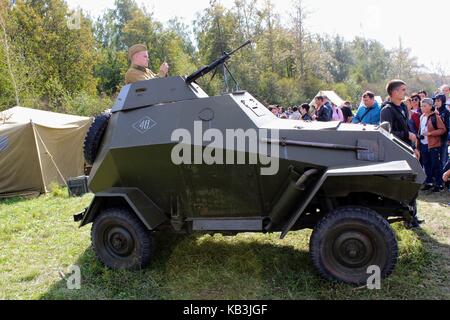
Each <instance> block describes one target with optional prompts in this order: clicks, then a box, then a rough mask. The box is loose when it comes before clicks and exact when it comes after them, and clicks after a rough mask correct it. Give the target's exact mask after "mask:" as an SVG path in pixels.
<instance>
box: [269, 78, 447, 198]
mask: <svg viewBox="0 0 450 320" xmlns="http://www.w3.org/2000/svg"><path fill="white" fill-rule="evenodd" d="M386 91H387V94H388V96H387V97H386V99H385V102H383V103H381V104H380V103H378V102H377V101H376V96H375V94H374V93H373V92H370V91H366V92H364V93H363V94H362V97H361V103H360V104H359V107H358V108H357V109H355V110H353V107H352V104H351V103H350V102H349V101H345V102H344V103H342V105H340V106H337V105H336V104H334V103H333V102H332V101H330V99H329V98H328V97H327V96H317V97H315V99H314V106H311V105H309V104H308V103H304V104H302V105H300V106H294V107H289V108H284V107H281V106H270V107H269V110H270V111H271V112H272V113H273V114H274V115H275V116H277V117H279V118H281V119H292V120H303V121H321V122H328V121H340V122H343V123H352V124H363V125H379V124H381V123H383V122H389V124H390V126H391V133H392V134H393V135H394V136H396V137H397V138H398V139H400V140H402V141H403V142H405V143H407V144H408V145H410V146H411V147H412V148H413V149H414V152H415V155H416V157H417V158H418V159H419V160H420V163H421V164H422V166H423V168H424V170H425V173H426V176H427V179H426V181H425V184H424V186H423V190H425V191H427V190H431V191H432V192H442V191H444V190H445V189H446V187H447V189H448V183H449V180H450V161H449V149H450V148H449V146H450V130H449V129H450V86H449V85H443V86H442V87H440V88H439V90H438V91H436V92H435V93H434V94H432V95H431V97H430V96H429V94H428V93H427V92H426V91H420V92H417V93H413V94H411V95H410V96H407V85H406V83H405V82H403V81H402V80H392V81H389V83H388V84H387V87H386ZM446 184H447V185H446Z"/></svg>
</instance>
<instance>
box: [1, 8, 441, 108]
mask: <svg viewBox="0 0 450 320" xmlns="http://www.w3.org/2000/svg"><path fill="white" fill-rule="evenodd" d="M11 3H12V2H11V1H8V0H0V27H1V28H0V110H2V109H5V108H8V107H11V106H13V105H15V104H17V103H20V104H21V105H23V106H28V107H34V108H41V109H48V110H52V111H59V112H72V113H80V114H83V115H92V114H95V113H96V112H98V111H99V110H100V109H101V108H104V107H105V105H106V104H107V103H111V101H112V100H114V99H115V97H116V96H117V94H118V92H119V91H120V89H121V87H122V86H123V85H124V81H123V79H124V74H125V72H126V71H127V69H128V67H129V63H130V62H129V60H128V57H127V49H128V47H129V46H131V45H133V44H135V43H144V44H146V45H147V47H148V49H149V55H150V68H151V69H152V70H153V71H156V72H157V71H158V70H159V66H160V64H161V63H162V62H164V61H167V62H168V63H169V65H170V75H186V74H189V73H191V72H193V71H195V70H196V69H197V68H199V67H200V66H201V65H205V64H208V63H209V62H211V61H213V60H215V59H217V58H218V57H220V56H221V55H222V54H223V52H224V51H227V52H229V51H230V50H231V49H233V48H236V47H238V46H239V45H240V44H242V43H243V42H245V41H246V40H247V39H252V40H253V45H252V46H249V47H246V48H245V49H244V50H241V51H240V52H238V53H236V55H234V56H233V58H232V60H231V61H230V62H229V64H228V67H229V69H230V71H231V72H232V74H233V76H234V78H235V79H236V81H237V83H238V84H239V86H238V85H236V84H235V82H234V81H233V79H232V78H231V77H230V76H227V77H226V78H225V77H224V70H223V68H220V69H219V70H218V72H217V74H216V76H215V77H214V79H212V80H211V75H210V76H208V77H204V79H200V80H199V83H200V84H201V85H202V86H203V88H204V89H205V90H206V91H207V93H208V94H210V95H216V94H221V93H223V92H229V91H232V90H235V89H238V88H239V89H246V90H248V91H250V92H251V93H252V94H254V95H255V96H257V97H258V99H259V100H261V101H262V102H264V103H266V104H283V105H293V104H300V103H302V102H305V101H306V102H307V101H310V100H311V98H312V97H313V96H314V95H315V94H316V93H317V92H318V91H319V90H330V89H331V90H335V91H337V92H338V93H339V94H340V95H341V96H342V97H343V98H344V99H347V100H352V101H359V99H360V95H361V93H362V92H363V91H365V90H372V91H375V92H376V93H377V94H378V95H382V96H384V95H385V93H384V91H385V89H384V87H385V84H386V82H387V80H389V79H391V78H402V79H404V80H405V81H407V82H408V84H409V87H410V91H411V92H412V91H417V90H419V89H426V90H427V91H430V92H431V91H434V89H435V88H436V87H437V86H439V85H441V84H443V83H444V82H446V81H448V80H449V78H448V77H446V76H445V74H444V73H443V72H442V70H441V69H442V68H440V69H439V68H438V69H439V70H438V71H436V73H431V74H430V73H426V72H425V71H426V70H425V69H424V67H423V66H420V65H418V63H417V59H416V58H415V57H414V56H413V55H412V53H411V50H410V49H408V48H405V47H404V46H403V44H402V42H401V39H400V41H399V45H398V47H397V48H394V49H392V50H388V49H386V48H385V47H384V46H383V44H381V43H380V42H378V41H376V40H372V39H365V38H361V37H356V38H355V39H353V40H351V41H348V40H346V39H345V38H343V37H342V36H341V35H317V34H313V33H311V32H310V31H309V30H308V29H307V27H306V25H307V24H306V23H305V22H307V20H308V11H307V10H306V9H305V5H304V0H293V1H292V10H291V12H290V14H289V15H288V17H287V18H288V19H285V18H286V17H281V16H280V15H279V13H278V12H277V11H276V8H275V5H274V3H273V2H272V1H271V0H235V1H234V3H233V5H232V6H231V7H229V8H227V7H225V6H223V5H222V3H221V1H220V0H212V1H210V5H209V6H208V7H207V8H206V9H205V10H203V11H201V12H199V13H198V14H197V17H196V19H195V21H192V22H191V21H190V22H188V23H186V22H185V21H183V20H182V19H180V18H177V17H174V18H173V19H171V20H170V21H168V22H167V23H165V24H163V23H161V22H160V21H158V20H157V18H156V15H155V14H154V13H153V12H151V11H149V10H148V9H146V8H145V7H140V6H139V5H138V4H137V2H136V1H135V0H116V1H115V6H114V7H113V8H111V9H107V10H105V11H104V13H103V15H101V16H100V17H98V18H96V19H95V20H93V19H92V18H90V17H88V16H86V14H84V13H83V12H81V17H80V22H81V23H80V28H79V29H70V28H68V25H67V20H68V18H69V17H70V11H69V10H68V7H67V5H66V3H65V2H64V1H63V0H18V1H16V3H15V4H14V5H12V4H11ZM225 79H226V80H227V81H226V82H225V81H224V80H225ZM106 97H108V98H106Z"/></svg>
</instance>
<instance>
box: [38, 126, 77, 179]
mask: <svg viewBox="0 0 450 320" xmlns="http://www.w3.org/2000/svg"><path fill="white" fill-rule="evenodd" d="M33 127H34V128H35V130H34V131H35V132H36V134H37V136H38V137H39V140H40V141H41V143H42V145H43V146H44V149H45V152H46V153H47V154H48V155H49V157H50V160H51V161H52V163H53V165H54V166H55V168H56V171H57V172H58V174H59V176H60V178H61V179H62V181H64V184H65V185H66V187H68V185H67V182H66V179H65V178H64V176H63V174H62V173H61V171H60V170H59V168H58V165H57V164H56V162H55V160H54V158H53V155H52V154H51V153H50V151H49V150H48V149H47V146H46V145H45V143H44V140H43V139H42V137H41V135H40V134H39V131H38V130H37V129H36V127H35V126H34V124H33Z"/></svg>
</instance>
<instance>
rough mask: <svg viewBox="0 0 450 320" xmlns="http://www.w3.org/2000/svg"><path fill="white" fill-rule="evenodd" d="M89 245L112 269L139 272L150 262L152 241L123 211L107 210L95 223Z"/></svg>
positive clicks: (134, 220) (131, 215)
mask: <svg viewBox="0 0 450 320" xmlns="http://www.w3.org/2000/svg"><path fill="white" fill-rule="evenodd" d="M91 238H92V245H93V248H94V251H95V254H96V255H97V257H98V259H99V260H100V261H101V262H102V263H103V264H105V265H106V266H107V267H109V268H111V269H127V270H138V269H142V268H144V267H146V266H147V265H148V264H149V263H150V259H151V256H152V254H153V238H152V236H151V235H150V232H149V231H148V230H147V229H146V228H145V226H144V225H143V224H142V222H141V221H139V219H138V218H137V217H136V216H135V215H134V214H133V213H131V212H130V211H129V210H128V209H126V208H110V209H106V210H104V211H103V212H101V213H100V215H99V216H97V218H96V219H95V220H94V223H93V226H92V231H91Z"/></svg>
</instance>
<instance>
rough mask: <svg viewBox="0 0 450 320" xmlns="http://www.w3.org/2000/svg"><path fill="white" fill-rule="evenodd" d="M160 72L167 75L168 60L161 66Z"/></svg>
mask: <svg viewBox="0 0 450 320" xmlns="http://www.w3.org/2000/svg"><path fill="white" fill-rule="evenodd" d="M159 72H160V73H161V74H163V75H164V76H167V74H168V73H169V65H168V64H167V62H164V63H163V64H162V65H161V67H159Z"/></svg>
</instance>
